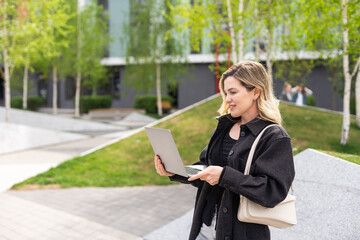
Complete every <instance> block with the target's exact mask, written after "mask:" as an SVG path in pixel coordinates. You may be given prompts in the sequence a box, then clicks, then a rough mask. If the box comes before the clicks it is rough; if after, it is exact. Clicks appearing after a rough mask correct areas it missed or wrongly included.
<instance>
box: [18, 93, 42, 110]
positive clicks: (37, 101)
mask: <svg viewBox="0 0 360 240" xmlns="http://www.w3.org/2000/svg"><path fill="white" fill-rule="evenodd" d="M44 101H45V100H44V98H42V97H38V96H29V97H28V98H27V108H28V109H29V110H31V111H36V110H38V109H39V107H41V106H42V105H43V104H44ZM22 104H23V98H22V97H13V98H11V107H12V108H18V109H22Z"/></svg>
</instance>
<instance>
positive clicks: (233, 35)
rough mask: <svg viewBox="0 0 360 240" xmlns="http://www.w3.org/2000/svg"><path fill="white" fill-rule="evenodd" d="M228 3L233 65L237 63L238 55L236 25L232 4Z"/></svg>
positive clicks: (228, 0)
mask: <svg viewBox="0 0 360 240" xmlns="http://www.w3.org/2000/svg"><path fill="white" fill-rule="evenodd" d="M226 3H227V10H228V16H229V30H230V38H231V55H232V61H233V64H235V63H237V54H236V42H235V41H236V39H235V32H234V24H233V18H232V10H231V3H230V0H226Z"/></svg>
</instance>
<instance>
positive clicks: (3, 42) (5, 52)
mask: <svg viewBox="0 0 360 240" xmlns="http://www.w3.org/2000/svg"><path fill="white" fill-rule="evenodd" d="M0 6H1V7H0V29H1V33H0V34H1V38H0V49H1V52H2V63H3V66H4V71H1V75H2V77H3V79H4V82H5V109H6V114H5V121H6V122H10V108H11V106H10V102H11V93H10V76H11V72H12V70H13V69H14V64H13V61H12V58H11V56H10V54H9V51H10V49H11V47H12V46H14V45H15V44H16V36H15V35H14V34H13V33H14V32H13V31H12V30H13V28H14V25H15V24H16V20H17V19H16V14H17V11H16V1H9V0H3V1H1V2H0ZM10 16H11V17H10Z"/></svg>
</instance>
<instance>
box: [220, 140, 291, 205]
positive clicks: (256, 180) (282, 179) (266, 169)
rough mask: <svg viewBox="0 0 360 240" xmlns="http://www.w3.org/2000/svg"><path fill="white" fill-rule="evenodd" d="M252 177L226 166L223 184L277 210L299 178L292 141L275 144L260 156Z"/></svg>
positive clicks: (276, 141)
mask: <svg viewBox="0 0 360 240" xmlns="http://www.w3.org/2000/svg"><path fill="white" fill-rule="evenodd" d="M250 174H251V175H244V174H243V173H242V172H240V171H239V170H237V169H234V168H231V167H229V166H226V167H224V169H223V172H222V174H221V176H220V181H219V185H220V186H222V187H224V188H227V189H229V190H230V191H232V192H234V193H236V194H241V195H244V196H245V197H247V198H248V199H250V200H251V201H253V202H256V203H258V204H260V205H262V206H264V207H274V206H276V205H277V204H278V203H280V202H281V201H283V200H284V199H285V198H286V196H287V194H288V191H289V189H290V186H291V184H292V181H293V180H294V176H295V169H294V161H293V154H292V146H291V140H290V138H288V137H283V138H279V139H276V140H275V141H272V142H271V143H270V145H269V147H267V148H266V149H265V150H264V151H263V152H262V153H261V154H260V155H259V157H257V159H256V160H255V162H254V164H253V165H252V166H251V170H250Z"/></svg>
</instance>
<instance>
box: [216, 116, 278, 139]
mask: <svg viewBox="0 0 360 240" xmlns="http://www.w3.org/2000/svg"><path fill="white" fill-rule="evenodd" d="M217 119H218V120H219V124H220V123H227V124H229V123H233V124H234V123H235V122H238V121H240V120H241V117H238V118H233V117H231V115H230V114H227V115H223V116H220V117H217ZM270 124H272V123H271V122H269V121H265V120H262V119H260V118H258V117H257V118H254V119H253V120H251V121H250V122H248V123H245V124H243V125H241V126H240V127H241V128H244V126H245V128H248V129H249V130H250V132H251V133H252V134H253V135H254V136H257V135H258V134H259V133H260V132H261V130H263V129H264V128H265V127H266V126H267V125H270Z"/></svg>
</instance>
